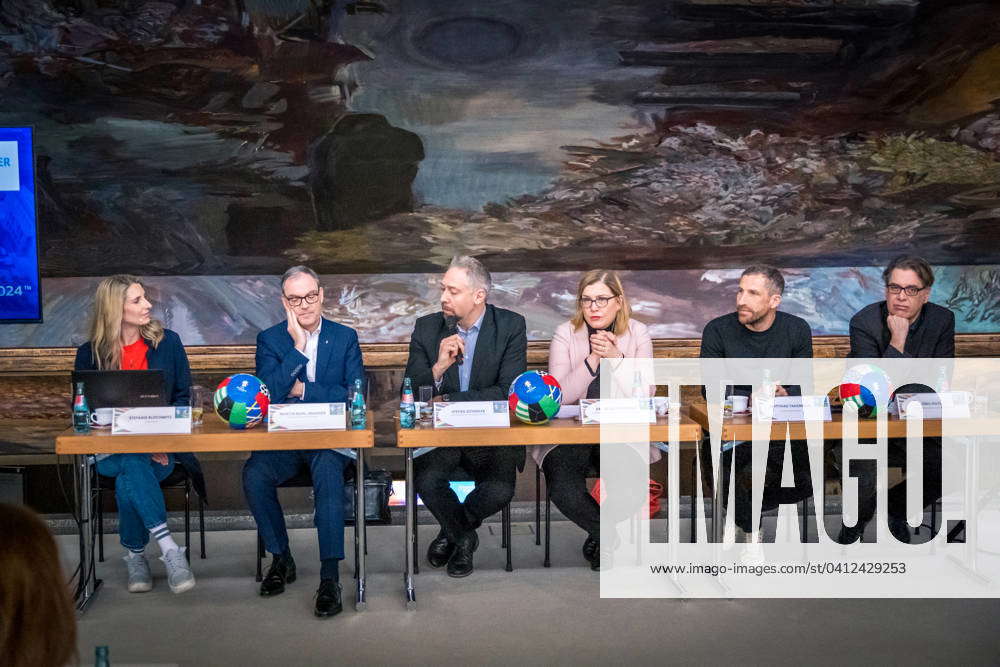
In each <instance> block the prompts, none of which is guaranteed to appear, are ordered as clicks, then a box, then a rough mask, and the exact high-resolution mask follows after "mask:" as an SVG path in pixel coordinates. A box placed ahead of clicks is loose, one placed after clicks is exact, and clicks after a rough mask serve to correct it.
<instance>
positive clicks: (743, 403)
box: [726, 394, 750, 415]
mask: <svg viewBox="0 0 1000 667" xmlns="http://www.w3.org/2000/svg"><path fill="white" fill-rule="evenodd" d="M726 400H727V401H729V402H730V404H731V405H732V406H733V414H734V415H742V414H745V413H746V411H747V408H749V407H750V398H749V397H748V396H737V395H735V394H734V395H733V396H727V397H726Z"/></svg>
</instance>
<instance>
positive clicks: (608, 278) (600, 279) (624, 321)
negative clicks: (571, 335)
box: [570, 269, 632, 336]
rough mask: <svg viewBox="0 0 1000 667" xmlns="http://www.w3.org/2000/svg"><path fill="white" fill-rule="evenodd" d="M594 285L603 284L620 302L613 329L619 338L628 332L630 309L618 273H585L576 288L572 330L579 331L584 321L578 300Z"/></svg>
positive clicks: (595, 270)
mask: <svg viewBox="0 0 1000 667" xmlns="http://www.w3.org/2000/svg"><path fill="white" fill-rule="evenodd" d="M596 283H601V284H603V285H604V286H605V287H607V288H608V289H609V290H611V293H612V294H614V295H615V296H616V297H618V298H619V299H620V300H621V308H619V309H618V314H617V315H615V321H614V329H613V331H614V334H615V335H616V336H621V335H622V334H623V333H625V332H626V331H628V321H629V318H631V317H632V307H631V306H629V303H628V297H626V296H625V289H624V288H623V287H622V279H621V277H619V275H618V272H617V271H606V270H604V269H594V270H592V271H587V272H586V273H585V274H583V277H582V278H580V285H579V286H578V287H577V288H576V312H574V313H573V319H571V320H570V322H571V323H572V324H573V329H579V328H580V327H582V326H583V324H584V322H585V321H586V318H585V317H584V314H583V305H582V304H581V303H580V299H581V298H582V297H583V290H585V289H587V288H588V287H590V286H591V285H594V284H596Z"/></svg>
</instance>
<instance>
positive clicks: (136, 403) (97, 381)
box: [70, 370, 170, 410]
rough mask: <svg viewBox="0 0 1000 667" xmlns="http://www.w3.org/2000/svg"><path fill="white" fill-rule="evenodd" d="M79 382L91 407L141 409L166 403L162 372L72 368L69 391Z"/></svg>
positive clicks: (92, 408)
mask: <svg viewBox="0 0 1000 667" xmlns="http://www.w3.org/2000/svg"><path fill="white" fill-rule="evenodd" d="M77 382H82V383H83V393H84V395H85V396H86V397H87V405H88V407H89V408H90V409H91V410H97V409H98V408H145V407H157V406H164V405H170V403H169V402H168V401H167V396H166V386H165V385H166V382H165V381H164V379H163V371H161V370H152V371H149V370H147V371H73V384H72V385H71V387H70V391H71V395H72V391H73V390H74V388H75V387H76V383H77Z"/></svg>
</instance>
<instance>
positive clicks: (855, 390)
mask: <svg viewBox="0 0 1000 667" xmlns="http://www.w3.org/2000/svg"><path fill="white" fill-rule="evenodd" d="M840 398H841V399H842V400H843V401H844V404H845V405H847V404H849V403H850V404H852V405H854V406H855V407H856V408H857V409H858V416H859V417H861V418H870V417H876V416H877V415H878V412H879V410H885V409H886V407H888V405H889V398H890V387H889V376H888V375H886V373H885V371H883V370H882V369H881V368H878V367H877V366H872V365H871V364H857V365H855V366H852V367H850V368H849V369H847V373H845V374H844V381H843V382H842V383H841V385H840Z"/></svg>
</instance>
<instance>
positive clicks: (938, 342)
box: [847, 301, 955, 359]
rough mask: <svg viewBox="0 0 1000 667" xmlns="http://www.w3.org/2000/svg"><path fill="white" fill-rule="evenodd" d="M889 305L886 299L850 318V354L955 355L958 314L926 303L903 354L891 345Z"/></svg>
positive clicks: (918, 356) (873, 357) (892, 356)
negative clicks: (956, 315) (956, 316)
mask: <svg viewBox="0 0 1000 667" xmlns="http://www.w3.org/2000/svg"><path fill="white" fill-rule="evenodd" d="M887 317H889V309H888V307H887V306H886V303H885V301H880V302H878V303H873V304H870V305H868V306H865V307H864V308H862V309H861V310H859V311H858V312H857V314H856V315H855V316H854V317H852V318H851V327H850V330H851V351H850V353H849V354H848V355H847V356H849V357H864V358H869V359H876V358H883V357H885V358H895V359H901V358H909V357H917V358H927V357H943V358H950V357H954V356H955V314H954V313H953V312H951V310H949V309H947V308H945V307H944V306H939V305H937V304H936V303H930V302H928V303H925V304H924V307H923V308H922V309H921V311H920V316H919V317H918V318H917V321H916V322H914V323H913V324H911V325H910V331H909V333H908V334H907V335H906V346H905V348H904V352H903V353H902V354H901V353H900V352H899V350H897V349H896V348H894V347H892V346H891V345H889V340H890V338H891V334H890V333H889V327H888V326H886V324H885V320H886V318H887Z"/></svg>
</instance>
